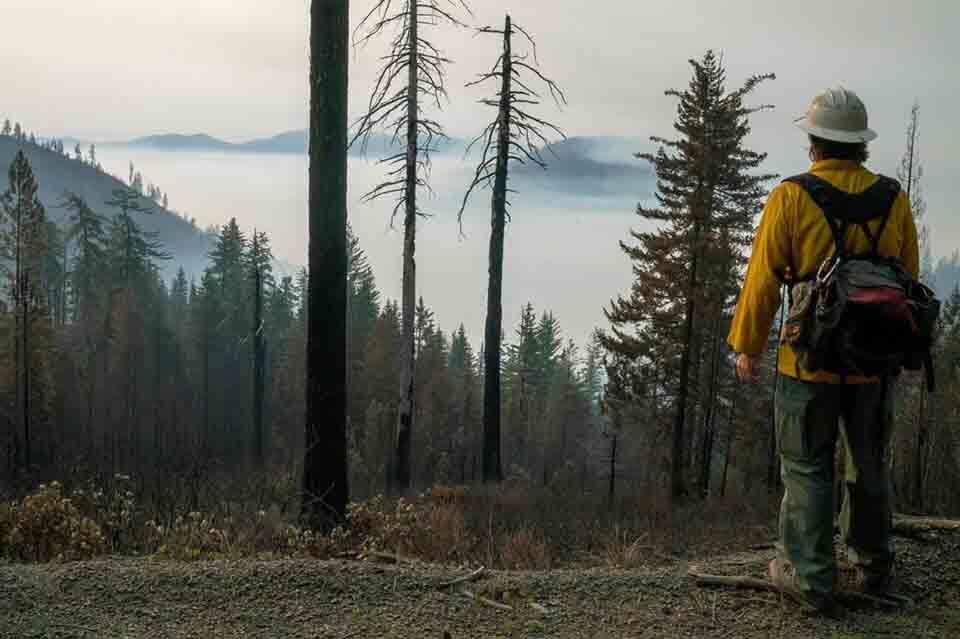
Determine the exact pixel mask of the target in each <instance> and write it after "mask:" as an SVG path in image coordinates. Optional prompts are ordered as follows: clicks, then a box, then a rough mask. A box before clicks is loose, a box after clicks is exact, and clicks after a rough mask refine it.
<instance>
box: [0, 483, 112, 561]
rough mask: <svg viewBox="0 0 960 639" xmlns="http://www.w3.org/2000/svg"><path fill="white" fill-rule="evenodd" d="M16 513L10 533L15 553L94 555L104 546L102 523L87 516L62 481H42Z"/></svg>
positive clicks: (29, 556)
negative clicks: (66, 494)
mask: <svg viewBox="0 0 960 639" xmlns="http://www.w3.org/2000/svg"><path fill="white" fill-rule="evenodd" d="M10 508H11V509H12V511H13V513H14V517H13V527H12V529H11V530H10V533H9V534H8V535H7V539H8V542H7V543H8V552H9V554H10V555H12V556H13V557H16V558H19V559H25V560H33V561H44V562H45V561H52V560H58V561H70V560H79V559H90V558H92V557H94V556H96V555H98V554H100V553H101V552H103V550H104V546H105V544H104V539H103V535H102V533H101V531H100V527H99V526H98V525H97V524H96V522H94V521H93V520H92V519H89V518H87V517H83V516H82V515H81V514H80V512H79V511H78V510H77V507H76V506H75V505H74V504H73V502H72V501H71V500H70V499H69V498H67V497H64V495H63V488H62V486H61V485H60V484H59V483H58V482H51V483H50V484H41V485H40V486H38V487H37V490H36V491H34V492H33V493H32V494H30V495H28V496H27V497H26V498H24V500H23V504H22V505H20V506H19V507H16V506H11V507H10Z"/></svg>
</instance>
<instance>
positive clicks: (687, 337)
mask: <svg viewBox="0 0 960 639" xmlns="http://www.w3.org/2000/svg"><path fill="white" fill-rule="evenodd" d="M699 244H700V221H699V220H696V221H694V223H693V247H694V250H693V260H692V262H691V264H690V278H689V280H688V283H687V306H686V311H685V314H684V326H683V352H682V354H681V356H680V379H679V382H678V386H677V413H676V417H675V418H674V422H673V447H672V451H671V453H672V454H671V459H670V495H671V497H672V498H673V499H681V498H683V497H684V496H685V495H686V487H685V485H684V481H683V471H684V461H683V457H684V455H683V452H684V451H683V444H684V426H685V421H686V415H687V396H688V393H689V377H690V359H691V354H692V350H693V320H694V313H695V312H696V308H697V303H696V290H697V267H698V262H699V257H700V250H699V248H698V247H699Z"/></svg>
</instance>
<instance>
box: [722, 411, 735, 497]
mask: <svg viewBox="0 0 960 639" xmlns="http://www.w3.org/2000/svg"><path fill="white" fill-rule="evenodd" d="M736 408H737V400H736V399H735V398H734V400H733V401H732V402H731V403H730V413H729V415H728V416H727V443H726V445H725V446H724V449H723V473H722V474H721V475H720V497H723V496H724V495H726V493H727V471H728V470H729V469H730V451H731V450H732V449H733V436H734V433H735V431H736V423H735V422H734V416H735V415H736Z"/></svg>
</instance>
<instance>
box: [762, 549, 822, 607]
mask: <svg viewBox="0 0 960 639" xmlns="http://www.w3.org/2000/svg"><path fill="white" fill-rule="evenodd" d="M767 574H768V575H769V577H770V582H771V583H772V584H773V585H774V586H776V587H777V590H779V591H780V593H781V594H783V595H785V596H787V597H789V598H790V599H792V600H793V601H794V602H795V603H798V604H800V605H801V606H803V607H804V608H806V609H807V610H810V611H813V612H818V613H829V612H830V611H832V610H833V596H832V595H822V594H819V593H814V592H810V591H805V590H803V589H802V588H801V587H800V584H799V582H798V580H797V573H796V571H795V570H794V568H793V565H792V564H791V563H790V562H789V561H787V560H785V559H780V558H777V559H773V560H772V561H771V562H770V564H769V566H768V567H767Z"/></svg>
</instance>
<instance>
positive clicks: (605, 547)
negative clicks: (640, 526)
mask: <svg viewBox="0 0 960 639" xmlns="http://www.w3.org/2000/svg"><path fill="white" fill-rule="evenodd" d="M646 537H647V535H646V534H642V535H639V536H638V535H636V534H635V533H633V532H632V531H628V530H626V529H624V528H621V527H620V526H614V528H613V530H611V531H610V532H609V533H608V534H607V535H606V536H605V537H604V538H603V539H602V541H601V551H602V556H603V559H604V562H605V563H606V564H607V566H609V567H611V568H628V569H629V568H636V567H638V566H641V565H643V564H644V563H646V562H647V561H649V556H650V546H649V545H648V544H646V543H645V541H646Z"/></svg>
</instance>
